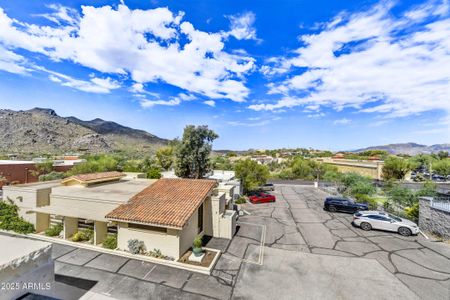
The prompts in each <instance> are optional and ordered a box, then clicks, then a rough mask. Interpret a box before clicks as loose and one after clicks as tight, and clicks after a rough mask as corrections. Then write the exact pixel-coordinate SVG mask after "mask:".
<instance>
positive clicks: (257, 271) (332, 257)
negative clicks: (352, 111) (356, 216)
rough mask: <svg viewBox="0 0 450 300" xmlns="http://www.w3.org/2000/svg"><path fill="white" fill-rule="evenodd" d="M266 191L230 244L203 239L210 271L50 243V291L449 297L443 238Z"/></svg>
mask: <svg viewBox="0 0 450 300" xmlns="http://www.w3.org/2000/svg"><path fill="white" fill-rule="evenodd" d="M274 193H275V194H276V196H277V202H275V203H269V204H259V205H252V204H246V205H245V210H247V211H248V212H249V213H250V215H248V216H244V217H241V218H240V219H239V230H238V232H237V234H236V236H235V237H234V238H233V240H232V241H231V242H230V241H228V240H223V239H214V238H213V239H212V240H211V241H210V242H209V244H208V246H209V247H211V248H216V249H221V250H222V251H223V254H222V256H221V257H220V259H219V261H218V263H217V265H216V267H215V270H214V271H213V274H212V276H207V275H202V274H196V273H192V272H188V271H182V270H179V269H174V268H169V267H165V266H161V265H155V264H151V263H146V262H140V261H137V260H130V259H126V258H122V257H117V256H111V255H107V254H101V253H99V252H95V251H89V250H83V249H76V248H73V247H70V246H64V245H56V244H55V245H54V250H53V256H54V258H55V260H56V262H55V273H56V285H55V290H56V294H55V297H56V298H59V299H78V298H82V299H111V298H113V299H258V300H259V299H283V300H284V299H352V298H354V299H356V298H357V299H361V298H364V299H374V298H377V299H417V298H420V299H430V300H431V299H433V300H439V299H443V300H449V299H450V247H449V246H448V245H444V244H441V243H433V242H428V241H426V240H425V239H423V238H422V237H420V236H418V237H409V238H405V237H401V236H399V235H397V234H392V233H387V232H382V231H370V232H365V231H362V230H360V229H358V228H353V227H352V226H351V225H350V221H351V215H346V214H341V213H334V214H331V213H328V212H325V211H323V209H322V203H323V199H324V198H325V197H326V195H327V194H326V193H324V192H322V191H320V190H317V189H314V187H311V186H301V185H276V190H275V192H274ZM30 299H32V298H31V297H30Z"/></svg>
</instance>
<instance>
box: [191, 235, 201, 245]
mask: <svg viewBox="0 0 450 300" xmlns="http://www.w3.org/2000/svg"><path fill="white" fill-rule="evenodd" d="M202 244H203V242H202V238H201V236H199V235H197V236H196V237H195V239H194V242H193V243H192V245H193V246H194V248H201V247H202Z"/></svg>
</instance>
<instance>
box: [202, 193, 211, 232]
mask: <svg viewBox="0 0 450 300" xmlns="http://www.w3.org/2000/svg"><path fill="white" fill-rule="evenodd" d="M203 207H204V211H203V227H204V230H203V232H204V233H205V235H209V236H213V217H212V216H213V213H212V203H211V197H207V198H206V200H205V201H204V202H203Z"/></svg>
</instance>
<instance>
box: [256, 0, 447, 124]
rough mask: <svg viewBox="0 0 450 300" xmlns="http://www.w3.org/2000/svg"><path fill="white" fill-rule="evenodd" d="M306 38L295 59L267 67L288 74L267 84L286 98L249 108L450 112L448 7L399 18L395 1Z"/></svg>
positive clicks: (436, 5) (435, 5)
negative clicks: (310, 106)
mask: <svg viewBox="0 0 450 300" xmlns="http://www.w3.org/2000/svg"><path fill="white" fill-rule="evenodd" d="M300 40H301V41H302V44H303V46H302V47H300V48H298V49H297V50H295V55H294V56H293V57H292V58H273V59H271V60H270V61H269V63H268V64H267V65H266V66H265V67H264V68H263V69H262V71H263V72H264V73H265V74H268V75H278V76H280V75H283V74H284V75H288V76H286V77H285V79H284V80H282V81H281V82H280V81H278V82H276V83H272V84H271V85H269V89H270V90H269V93H272V94H281V95H282V98H281V99H280V100H278V101H276V102H275V103H264V104H254V105H250V106H249V108H250V109H253V110H257V111H258V110H259V111H260V110H277V109H280V108H291V107H295V106H299V105H314V106H329V107H333V108H334V109H336V110H338V111H339V110H342V109H343V108H346V107H351V108H354V109H356V110H358V111H361V112H367V113H380V114H383V115H387V116H389V117H396V116H407V115H412V114H417V113H421V112H425V111H431V110H444V111H447V112H449V111H450V101H449V99H450V88H449V87H450V73H449V70H450V18H449V12H448V1H443V2H442V1H432V2H427V3H426V4H425V5H421V6H416V7H413V8H412V9H411V10H409V11H408V12H407V13H406V16H402V17H399V18H395V17H393V14H392V13H391V3H390V2H382V3H381V4H379V5H377V6H375V7H374V8H372V9H371V10H369V11H365V12H360V13H354V14H339V16H338V17H337V18H335V19H333V20H332V21H330V22H329V23H328V24H327V25H326V26H323V27H322V30H321V31H320V32H318V33H316V34H311V35H303V36H301V37H300ZM299 68H301V69H303V70H306V71H298V70H299ZM272 82H273V80H272Z"/></svg>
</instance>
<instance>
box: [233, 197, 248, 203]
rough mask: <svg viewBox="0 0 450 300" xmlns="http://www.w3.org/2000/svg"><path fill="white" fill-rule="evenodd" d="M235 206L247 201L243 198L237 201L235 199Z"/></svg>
mask: <svg viewBox="0 0 450 300" xmlns="http://www.w3.org/2000/svg"><path fill="white" fill-rule="evenodd" d="M234 203H235V204H244V203H247V199H245V197H239V198H238V199H236V201H234Z"/></svg>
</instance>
